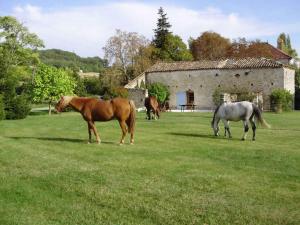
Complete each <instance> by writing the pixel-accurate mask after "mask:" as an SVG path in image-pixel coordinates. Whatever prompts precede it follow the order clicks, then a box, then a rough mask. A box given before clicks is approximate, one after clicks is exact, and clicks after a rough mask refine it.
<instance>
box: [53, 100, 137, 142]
mask: <svg viewBox="0 0 300 225" xmlns="http://www.w3.org/2000/svg"><path fill="white" fill-rule="evenodd" d="M67 106H70V107H72V108H73V109H74V110H76V111H77V112H80V113H81V115H82V117H83V119H84V120H85V121H86V122H87V124H88V132H89V142H88V143H91V140H92V139H91V132H92V131H93V132H94V135H95V137H96V139H97V142H98V144H99V143H100V142H101V140H100V137H99V134H98V132H97V129H96V126H95V123H94V122H95V121H109V120H112V119H117V120H118V121H119V124H120V127H121V129H122V138H121V141H120V144H124V138H125V136H126V133H127V131H128V132H129V133H130V134H131V136H130V143H131V144H133V142H134V140H133V134H134V128H135V105H134V102H133V101H129V100H127V99H124V98H114V99H112V100H108V101H104V100H101V99H96V98H84V97H74V96H63V97H61V99H60V101H59V102H58V103H57V105H56V106H55V108H56V110H57V111H58V112H61V111H62V110H63V109H64V108H65V107H67Z"/></svg>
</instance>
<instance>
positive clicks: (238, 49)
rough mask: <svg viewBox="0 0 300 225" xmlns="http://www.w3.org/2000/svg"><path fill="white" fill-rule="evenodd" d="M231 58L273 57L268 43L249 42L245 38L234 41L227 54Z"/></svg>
mask: <svg viewBox="0 0 300 225" xmlns="http://www.w3.org/2000/svg"><path fill="white" fill-rule="evenodd" d="M227 56H228V57H230V58H247V57H253V58H257V57H265V58H271V59H272V57H273V55H272V52H271V48H270V46H269V44H268V43H264V42H261V41H260V40H256V41H247V40H246V39H245V38H240V39H238V40H234V41H233V43H232V44H231V47H230V49H229V50H228V52H227Z"/></svg>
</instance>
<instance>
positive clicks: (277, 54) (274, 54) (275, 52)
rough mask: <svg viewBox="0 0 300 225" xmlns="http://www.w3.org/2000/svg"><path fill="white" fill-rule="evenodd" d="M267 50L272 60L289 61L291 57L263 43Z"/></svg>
mask: <svg viewBox="0 0 300 225" xmlns="http://www.w3.org/2000/svg"><path fill="white" fill-rule="evenodd" d="M265 44H266V45H267V46H268V47H269V49H270V53H271V55H272V59H274V60H280V59H287V60H290V59H292V58H293V57H292V56H290V55H288V54H286V53H285V52H283V51H281V50H280V49H278V48H276V47H274V46H273V45H270V44H269V43H265Z"/></svg>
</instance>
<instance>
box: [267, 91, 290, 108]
mask: <svg viewBox="0 0 300 225" xmlns="http://www.w3.org/2000/svg"><path fill="white" fill-rule="evenodd" d="M270 100H271V107H272V108H273V109H274V107H279V111H281V107H282V110H283V111H289V110H291V109H292V107H293V106H292V104H293V95H292V94H291V93H290V92H289V91H288V90H285V89H274V90H273V91H272V93H271V95H270Z"/></svg>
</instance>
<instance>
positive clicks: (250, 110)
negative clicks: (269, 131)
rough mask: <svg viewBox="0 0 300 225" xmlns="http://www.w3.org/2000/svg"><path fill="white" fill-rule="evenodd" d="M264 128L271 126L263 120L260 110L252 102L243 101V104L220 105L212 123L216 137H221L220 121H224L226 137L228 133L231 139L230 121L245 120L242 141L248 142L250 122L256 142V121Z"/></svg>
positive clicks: (253, 138)
mask: <svg viewBox="0 0 300 225" xmlns="http://www.w3.org/2000/svg"><path fill="white" fill-rule="evenodd" d="M254 117H256V120H257V121H258V122H259V123H260V124H261V125H262V126H264V127H267V128H269V127H270V125H269V124H267V122H266V121H265V120H264V119H263V118H262V112H261V111H260V110H259V108H258V107H257V106H256V105H254V104H253V103H251V102H247V101H243V102H234V103H223V104H221V105H219V106H218V107H217V108H216V109H215V112H214V117H213V120H212V122H211V126H212V128H213V130H214V133H215V136H219V126H218V124H219V121H220V120H222V121H223V123H224V127H225V137H226V131H227V132H228V135H229V138H231V137H232V136H231V132H230V129H229V121H240V120H243V124H244V135H243V138H242V140H246V137H247V133H248V130H249V126H248V123H249V121H250V123H251V127H252V131H253V137H252V140H253V141H254V140H255V130H256V125H255V120H254Z"/></svg>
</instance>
